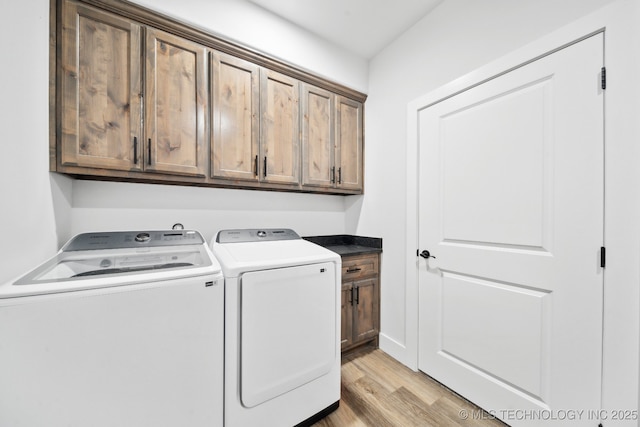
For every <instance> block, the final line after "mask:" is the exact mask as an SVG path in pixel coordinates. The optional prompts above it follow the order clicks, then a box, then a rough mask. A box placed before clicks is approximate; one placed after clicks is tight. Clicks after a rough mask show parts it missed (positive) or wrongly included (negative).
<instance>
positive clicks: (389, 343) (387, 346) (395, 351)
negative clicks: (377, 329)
mask: <svg viewBox="0 0 640 427" xmlns="http://www.w3.org/2000/svg"><path fill="white" fill-rule="evenodd" d="M378 340H379V345H380V350H382V351H384V352H385V353H387V354H388V355H389V356H391V357H393V358H394V359H396V360H397V361H398V362H400V363H402V364H403V365H405V366H407V367H409V368H411V369H413V370H414V371H417V370H418V367H417V366H413V364H412V363H410V362H409V361H410V360H411V359H412V358H411V357H409V355H408V354H407V347H406V346H405V345H404V344H400V343H399V342H398V341H396V340H394V339H393V338H390V337H388V336H387V335H385V334H383V333H381V334H380V335H379V336H378Z"/></svg>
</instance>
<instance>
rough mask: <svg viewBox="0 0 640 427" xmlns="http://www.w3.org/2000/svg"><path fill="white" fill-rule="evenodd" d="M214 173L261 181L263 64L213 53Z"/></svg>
mask: <svg viewBox="0 0 640 427" xmlns="http://www.w3.org/2000/svg"><path fill="white" fill-rule="evenodd" d="M211 84H212V88H211V93H212V100H213V101H212V102H213V105H212V108H211V115H212V120H211V123H212V130H211V176H212V177H215V178H225V179H242V180H250V181H256V180H258V173H259V170H258V156H259V155H260V154H259V148H258V147H259V145H258V144H259V131H260V117H259V115H260V104H259V102H260V67H258V66H257V65H255V64H252V63H251V62H249V61H245V60H242V59H239V58H235V57H233V56H230V55H226V54H223V53H220V52H212V53H211Z"/></svg>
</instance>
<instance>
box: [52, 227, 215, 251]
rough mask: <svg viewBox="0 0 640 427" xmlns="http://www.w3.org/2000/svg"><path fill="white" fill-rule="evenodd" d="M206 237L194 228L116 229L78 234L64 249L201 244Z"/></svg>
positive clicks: (83, 249)
mask: <svg viewBox="0 0 640 427" xmlns="http://www.w3.org/2000/svg"><path fill="white" fill-rule="evenodd" d="M203 243H204V238H203V237H202V235H201V234H200V233H198V232H197V231H194V230H162V231H115V232H104V233H84V234H78V235H77V236H76V237H74V238H73V239H71V240H70V241H69V243H67V244H66V245H65V246H64V247H63V248H62V250H63V251H64V252H70V251H86V250H91V249H123V248H140V247H160V246H182V245H201V244H203Z"/></svg>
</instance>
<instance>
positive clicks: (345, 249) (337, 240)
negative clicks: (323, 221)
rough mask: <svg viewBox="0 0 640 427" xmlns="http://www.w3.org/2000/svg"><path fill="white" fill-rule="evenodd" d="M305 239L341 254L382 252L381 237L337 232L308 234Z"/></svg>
mask: <svg viewBox="0 0 640 427" xmlns="http://www.w3.org/2000/svg"><path fill="white" fill-rule="evenodd" d="M303 239H305V240H308V241H310V242H313V243H315V244H317V245H320V246H323V247H325V248H327V249H329V250H330V251H333V252H336V253H338V254H339V255H340V256H346V255H362V254H370V253H380V252H382V239H381V238H379V237H363V236H352V235H349V234H336V235H331V236H306V237H303Z"/></svg>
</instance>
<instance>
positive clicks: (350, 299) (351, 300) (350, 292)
mask: <svg viewBox="0 0 640 427" xmlns="http://www.w3.org/2000/svg"><path fill="white" fill-rule="evenodd" d="M349 304H351V305H353V288H351V289H349Z"/></svg>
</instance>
